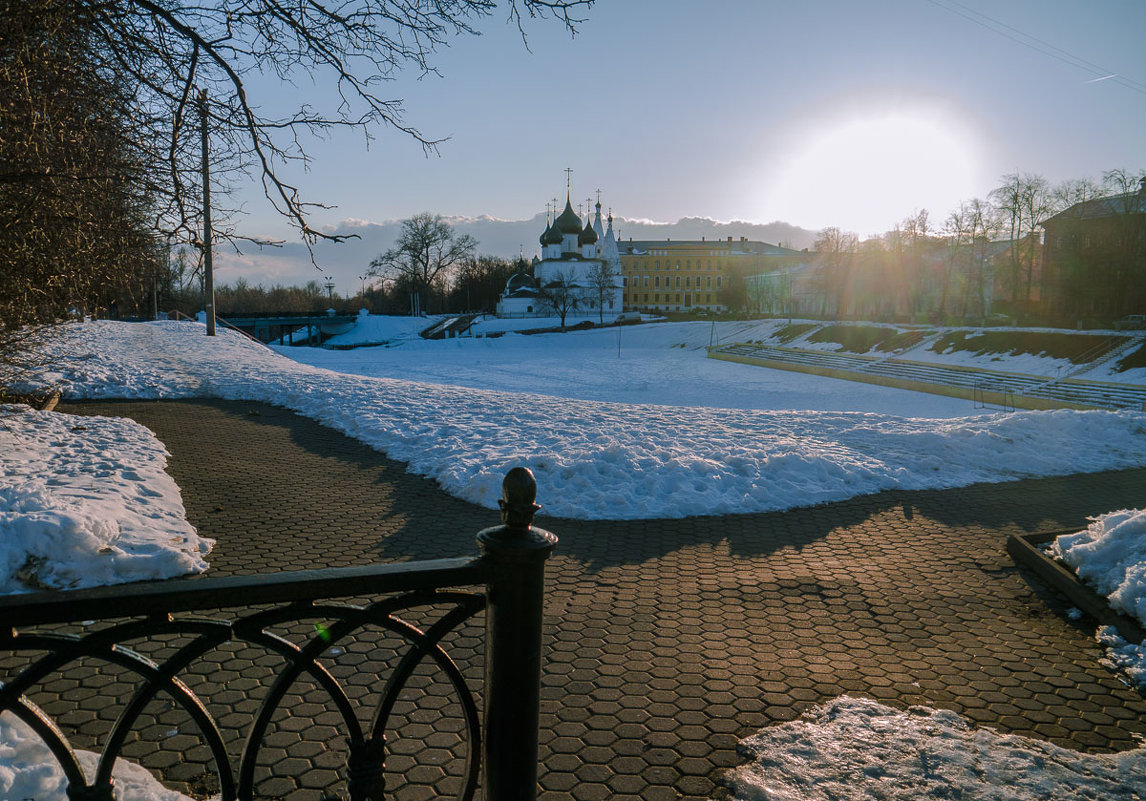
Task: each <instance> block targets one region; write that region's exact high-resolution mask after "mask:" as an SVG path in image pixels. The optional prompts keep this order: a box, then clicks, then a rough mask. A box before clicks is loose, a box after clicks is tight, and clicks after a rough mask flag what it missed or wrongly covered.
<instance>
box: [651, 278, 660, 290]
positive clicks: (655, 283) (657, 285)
mask: <svg viewBox="0 0 1146 801" xmlns="http://www.w3.org/2000/svg"><path fill="white" fill-rule="evenodd" d="M653 288H654V289H660V288H661V277H660V276H659V275H658V276H656V277H655V278H653Z"/></svg>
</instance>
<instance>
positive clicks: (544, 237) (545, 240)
mask: <svg viewBox="0 0 1146 801" xmlns="http://www.w3.org/2000/svg"><path fill="white" fill-rule="evenodd" d="M552 232H553V226H552V225H550V224H549V223H546V224H545V230H544V231H542V232H541V236H539V237H538V238H537V241H538V242H540V243H541V246H542V247H545V246H546V245H548V244H549V235H550V234H551V233H552ZM560 235H561V234H558V236H560Z"/></svg>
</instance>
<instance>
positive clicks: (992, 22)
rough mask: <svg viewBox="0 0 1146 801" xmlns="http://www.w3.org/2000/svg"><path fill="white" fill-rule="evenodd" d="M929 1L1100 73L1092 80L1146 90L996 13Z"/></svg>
mask: <svg viewBox="0 0 1146 801" xmlns="http://www.w3.org/2000/svg"><path fill="white" fill-rule="evenodd" d="M928 2H929V3H931V4H932V5H934V6H937V7H938V8H941V9H943V10H944V11H949V12H950V13H952V14H955V15H957V16H959V17H962V18H963V19H965V20H968V21H969V22H973V23H975V24H976V25H978V26H980V27H983V28H986V29H987V30H989V31H992V32H994V33H997V34H999V35H1000V36H1003V37H1005V38H1007V39H1010V40H1011V41H1012V42H1015V43H1017V44H1020V45H1022V46H1023V47H1026V48H1029V49H1031V50H1035V51H1037V52H1039V53H1042V54H1043V55H1045V56H1050V57H1051V58H1053V59H1056V60H1057V61H1061V62H1063V63H1064V64H1069V65H1070V66H1072V67H1075V68H1077V69H1081V70H1085V71H1087V72H1089V73H1091V74H1093V75H1094V76H1096V77H1095V79H1094V80H1093V81H1088V83H1094V82H1097V81H1100V80H1101V81H1106V80H1110V81H1113V82H1114V83H1116V84H1118V85H1119V86H1123V87H1125V88H1127V89H1130V90H1132V91H1135V92H1139V93H1141V94H1146V84H1143V83H1141V82H1139V81H1136V80H1134V79H1132V78H1127V77H1126V76H1125V75H1120V74H1118V73H1116V72H1114V71H1113V70H1111V69H1108V68H1106V67H1103V66H1100V65H1098V64H1095V63H1094V62H1092V61H1087V60H1086V59H1084V58H1082V57H1080V56H1076V55H1075V54H1073V53H1071V52H1069V51H1067V50H1063V49H1062V48H1061V47H1057V46H1055V45H1053V44H1051V43H1050V42H1046V41H1044V40H1042V39H1039V38H1038V37H1037V36H1032V35H1031V34H1029V33H1026V32H1024V31H1021V30H1019V29H1018V28H1015V27H1013V26H1011V25H1008V24H1007V23H1005V22H1001V21H999V20H997V19H995V18H994V17H989V16H987V15H986V14H983V13H981V12H979V11H975V10H974V9H972V8H968V7H967V6H965V5H963V4H962V3H959V2H957V0H928Z"/></svg>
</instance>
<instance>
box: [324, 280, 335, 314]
mask: <svg viewBox="0 0 1146 801" xmlns="http://www.w3.org/2000/svg"><path fill="white" fill-rule="evenodd" d="M325 286H326V295H327V297H328V298H330V308H332V309H333V308H334V278H332V277H331V276H329V275H328V276H327V277H326V284H325Z"/></svg>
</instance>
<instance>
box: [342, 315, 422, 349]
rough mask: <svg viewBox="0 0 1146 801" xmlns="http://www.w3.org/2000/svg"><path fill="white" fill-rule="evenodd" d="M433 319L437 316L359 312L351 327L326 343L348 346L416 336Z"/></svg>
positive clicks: (374, 343)
mask: <svg viewBox="0 0 1146 801" xmlns="http://www.w3.org/2000/svg"><path fill="white" fill-rule="evenodd" d="M435 319H438V318H426V317H392V316H389V315H382V314H362V313H361V312H360V313H359V314H358V318H357V319H356V320H355V321H354V327H353V328H351V329H350V330H349V331H347V332H346V333H345V334H338V335H337V336H333V337H331V338H330V339H329V340H327V342H326V344H328V345H335V346H338V347H350V346H356V345H367V344H369V345H377V344H381V343H383V342H391V341H394V340H404V339H412V338H417V336H418V334H419V333H421V332H422V331H423V330H425V329H427V328H429V327H430V326H431V325H433V324H434V321H435Z"/></svg>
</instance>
